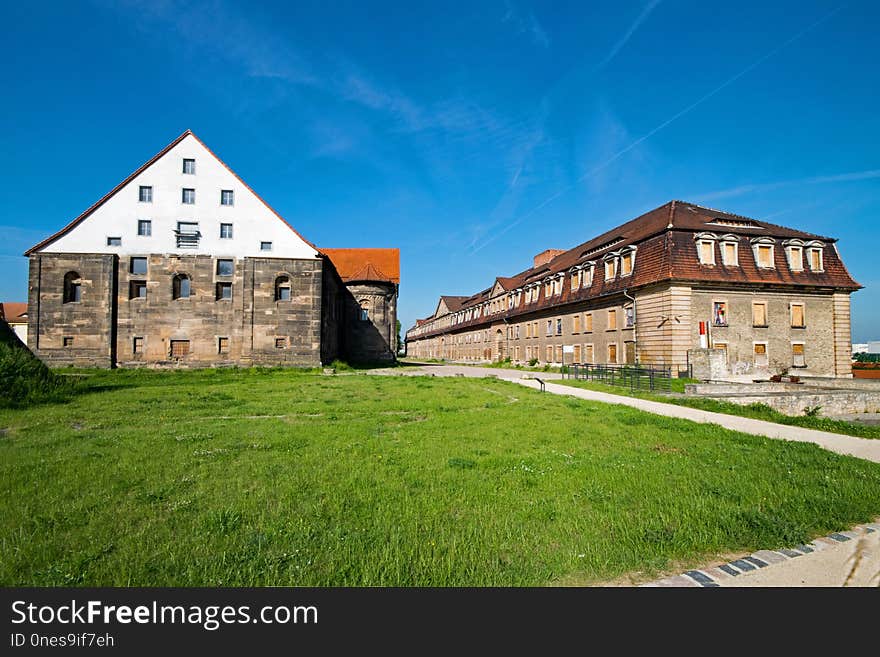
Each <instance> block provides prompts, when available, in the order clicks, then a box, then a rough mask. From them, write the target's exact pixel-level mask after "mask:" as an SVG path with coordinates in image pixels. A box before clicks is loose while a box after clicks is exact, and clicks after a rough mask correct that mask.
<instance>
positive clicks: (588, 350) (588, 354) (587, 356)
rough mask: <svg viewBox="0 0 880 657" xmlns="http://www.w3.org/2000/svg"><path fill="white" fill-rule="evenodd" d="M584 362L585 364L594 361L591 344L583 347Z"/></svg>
mask: <svg viewBox="0 0 880 657" xmlns="http://www.w3.org/2000/svg"><path fill="white" fill-rule="evenodd" d="M584 362H585V363H592V362H594V360H593V345H591V344H585V345H584Z"/></svg>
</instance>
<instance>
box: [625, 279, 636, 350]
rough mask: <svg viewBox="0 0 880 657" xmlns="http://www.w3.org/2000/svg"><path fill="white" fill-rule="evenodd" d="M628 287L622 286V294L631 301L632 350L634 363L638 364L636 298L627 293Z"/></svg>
mask: <svg viewBox="0 0 880 657" xmlns="http://www.w3.org/2000/svg"><path fill="white" fill-rule="evenodd" d="M627 289H628V288H623V296H625V297H626V298H627V299H629V300H630V301H632V303H633V352H634V353H635V357H636V365H638V364H639V337H638V328H637V327H638V321H637V317H636V298H635V297H634V296H630V295H629V294H627Z"/></svg>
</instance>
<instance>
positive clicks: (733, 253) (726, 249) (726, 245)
mask: <svg viewBox="0 0 880 657" xmlns="http://www.w3.org/2000/svg"><path fill="white" fill-rule="evenodd" d="M721 259H722V262H724V264H725V265H727V266H728V267H736V266H738V265H739V255H738V253H737V244H736V242H722V243H721Z"/></svg>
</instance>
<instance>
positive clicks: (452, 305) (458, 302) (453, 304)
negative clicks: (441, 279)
mask: <svg viewBox="0 0 880 657" xmlns="http://www.w3.org/2000/svg"><path fill="white" fill-rule="evenodd" d="M468 299H470V297H462V296H449V295H445V296H441V297H440V300H441V301H442V302H443V303H445V304H446V307H447V308H448V309H449V312H451V313H454V312H456V311H458V310H460V309H461V306H462V304H464V302H465V301H467V300H468ZM428 319H430V318H428Z"/></svg>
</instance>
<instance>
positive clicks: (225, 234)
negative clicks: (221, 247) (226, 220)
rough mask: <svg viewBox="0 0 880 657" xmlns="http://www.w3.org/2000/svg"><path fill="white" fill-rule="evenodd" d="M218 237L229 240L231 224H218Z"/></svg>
mask: <svg viewBox="0 0 880 657" xmlns="http://www.w3.org/2000/svg"><path fill="white" fill-rule="evenodd" d="M220 239H221V240H231V239H232V224H220Z"/></svg>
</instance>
